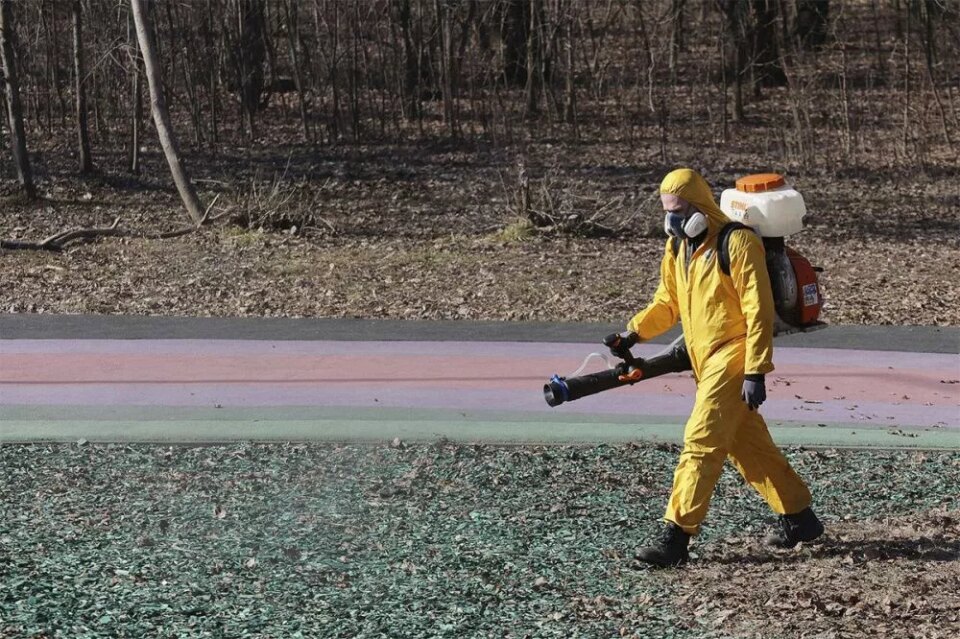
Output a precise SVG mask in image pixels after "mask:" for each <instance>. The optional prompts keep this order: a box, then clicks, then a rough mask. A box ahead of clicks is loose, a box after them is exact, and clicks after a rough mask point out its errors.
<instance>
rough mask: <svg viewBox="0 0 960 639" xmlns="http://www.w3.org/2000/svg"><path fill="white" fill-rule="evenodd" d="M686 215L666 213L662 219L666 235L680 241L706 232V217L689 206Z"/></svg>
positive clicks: (674, 212)
mask: <svg viewBox="0 0 960 639" xmlns="http://www.w3.org/2000/svg"><path fill="white" fill-rule="evenodd" d="M688 211H692V213H690V212H688V213H687V214H683V213H680V212H678V211H668V212H667V214H666V215H665V216H664V218H663V230H664V231H665V232H666V234H667V235H671V236H673V237H677V238H680V239H681V240H682V239H684V238H686V239H693V238H695V237H697V236H698V235H700V234H701V233H703V232H704V231H706V230H707V216H706V215H704V214H703V213H701V212H700V211H698V210H696V209H695V208H693V206H691V207H690V208H689V209H688Z"/></svg>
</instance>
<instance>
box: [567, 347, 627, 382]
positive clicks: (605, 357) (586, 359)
mask: <svg viewBox="0 0 960 639" xmlns="http://www.w3.org/2000/svg"><path fill="white" fill-rule="evenodd" d="M594 357H599V358H600V359H602V360H603V363H604V364H606V365H607V370H610V369H612V368H616V367H617V366H616V364H611V363H610V358H609V357H607V356H606V355H604V354H603V353H590V354H589V355H587V356H586V358H584V360H583V363H582V364H580V368H578V369H577V370H575V371H573V372H572V373H570V374H569V375H567V378H568V379H569V378H570V377H576V376H577V375H579V374H580V373H582V372H583V369H585V368H586V367H587V363H589V362H590V360H591V359H593V358H594Z"/></svg>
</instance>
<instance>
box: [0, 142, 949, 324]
mask: <svg viewBox="0 0 960 639" xmlns="http://www.w3.org/2000/svg"><path fill="white" fill-rule="evenodd" d="M653 155H654V156H655V155H656V154H655V153H654V154H653ZM674 155H675V159H674V160H673V161H672V162H671V163H670V164H663V163H661V162H660V161H659V160H651V159H650V158H651V157H652V155H651V149H650V148H645V147H643V146H642V145H633V144H628V143H614V142H603V143H596V144H590V143H580V144H560V143H557V144H551V143H546V142H541V143H537V144H533V143H531V144H530V145H528V146H526V147H525V148H523V149H519V148H488V147H485V146H482V145H478V144H468V143H458V144H441V143H429V144H427V143H424V144H420V145H417V144H402V145H400V144H384V145H368V146H349V145H344V146H340V147H336V148H331V149H324V150H315V149H306V148H301V147H296V146H291V147H288V148H284V149H282V150H278V151H273V150H269V151H259V152H254V151H250V150H247V151H246V152H244V153H242V154H241V153H239V152H236V153H234V154H226V153H224V154H220V155H210V156H205V155H194V156H192V157H191V158H190V165H191V167H192V168H193V170H194V173H195V178H196V180H197V183H198V185H199V186H200V188H201V191H202V195H203V197H204V199H205V201H206V202H211V201H213V198H214V197H217V200H216V202H215V204H214V206H213V208H212V210H211V213H212V214H213V215H221V214H223V215H224V217H222V218H220V219H219V220H217V221H216V222H215V223H214V224H213V225H212V226H211V227H208V228H204V229H203V230H202V231H200V232H198V233H196V234H193V235H188V236H184V237H180V238H175V239H165V240H157V239H140V238H116V237H107V238H102V239H100V240H99V241H96V242H92V243H87V244H82V243H80V244H73V245H70V246H69V247H68V248H67V250H65V251H64V252H63V253H59V254H58V253H48V252H32V251H2V252H0V281H2V282H3V287H4V290H5V291H6V292H7V295H5V296H4V300H3V307H2V309H0V310H2V311H3V312H44V313H124V314H153V315H205V316H290V317H368V318H411V319H413V318H416V319H504V320H548V321H550V320H553V321H618V320H624V321H625V320H626V319H628V318H629V316H630V315H631V314H632V313H633V312H635V311H636V310H638V309H639V308H640V307H641V306H642V305H643V304H644V303H645V301H646V300H647V299H648V298H649V297H650V295H651V294H652V292H653V288H654V287H655V285H656V279H657V274H658V263H659V259H660V256H661V254H662V250H663V243H664V237H663V232H662V229H661V227H660V225H661V223H662V222H661V220H662V213H660V212H659V210H658V207H657V201H656V197H655V189H656V187H657V185H658V183H659V180H660V178H661V177H662V176H663V175H664V174H665V173H666V172H667V171H668V170H669V169H670V168H673V166H675V165H691V166H693V167H695V168H698V169H700V170H701V171H702V172H703V173H704V174H705V176H706V177H707V178H708V180H709V181H710V182H711V184H712V186H713V187H714V188H715V190H716V193H717V195H719V192H720V191H721V190H722V189H723V188H726V187H729V186H730V185H731V184H732V183H733V181H734V180H735V179H736V178H737V177H738V176H741V175H743V174H746V173H750V172H756V171H760V170H771V169H772V170H781V171H783V172H785V173H786V174H787V177H788V180H789V181H790V182H792V183H793V184H794V185H795V186H796V187H797V188H798V189H799V190H800V191H801V192H802V193H803V195H804V197H805V199H806V202H807V205H808V214H807V218H806V223H807V228H806V229H805V231H803V232H802V233H801V234H799V235H797V236H794V238H791V240H790V242H789V243H790V244H791V245H793V246H794V247H795V248H797V249H799V250H800V251H801V252H803V253H804V254H806V255H807V257H808V258H810V260H811V262H812V263H813V264H814V265H817V266H821V267H823V268H824V269H825V270H824V273H823V274H822V280H821V283H822V287H823V290H824V294H825V298H826V300H827V302H826V306H825V309H824V317H823V319H825V320H826V321H827V322H830V323H836V324H851V323H853V324H857V323H863V324H921V325H957V324H960V280H958V278H957V277H956V273H957V272H960V239H958V238H960V234H958V233H957V231H958V230H960V227H958V217H957V210H958V207H960V186H958V182H957V180H956V179H955V177H956V175H955V173H954V172H953V171H952V170H948V169H945V168H936V167H931V168H928V169H919V170H916V171H907V170H904V169H900V168H884V167H883V166H875V167H869V168H864V169H863V170H852V169H851V170H845V171H841V172H831V171H829V170H827V169H825V168H812V169H805V170H802V171H801V170H799V169H797V170H793V171H791V170H790V168H789V167H778V166H768V165H766V164H764V162H763V160H762V159H760V158H758V157H757V156H756V154H753V153H748V152H743V153H739V154H738V153H732V154H730V155H729V156H727V157H718V156H717V155H716V153H715V152H713V151H703V152H700V151H698V150H697V149H693V148H683V147H680V148H677V149H675V152H674ZM55 157H56V156H55V155H54V154H53V153H51V154H50V155H48V156H47V162H48V166H47V167H46V168H45V169H43V171H45V172H41V173H40V175H39V182H40V184H41V193H42V194H43V196H44V197H43V199H42V200H41V201H40V202H38V203H35V204H23V203H21V202H19V201H17V200H16V198H13V197H8V198H7V201H6V202H5V204H4V206H3V207H2V209H0V237H3V238H5V239H10V238H20V239H32V240H39V239H42V238H44V237H46V236H47V235H49V234H53V233H56V232H58V231H61V230H64V229H70V228H77V227H90V226H96V227H102V226H109V225H110V224H111V223H112V222H113V220H114V219H115V218H116V217H119V218H120V226H121V228H125V229H128V230H131V231H134V232H138V233H155V232H158V231H164V230H171V229H175V228H179V227H181V226H183V225H184V224H185V223H186V222H187V217H186V214H185V213H184V212H183V210H182V209H181V208H180V206H179V204H178V201H177V199H176V195H175V193H174V192H173V190H172V189H171V187H170V185H169V183H168V179H167V177H166V174H165V171H164V166H163V164H162V158H161V157H160V156H159V155H158V154H156V153H152V154H151V153H148V154H147V157H146V162H145V171H144V175H145V176H154V177H143V178H139V179H136V180H133V179H130V178H128V177H123V176H122V175H121V174H120V173H118V172H111V171H110V170H109V169H104V170H103V171H102V173H101V174H100V175H99V176H96V177H93V178H87V179H83V178H79V177H76V176H75V175H74V174H73V169H72V166H71V165H69V164H68V163H67V158H64V159H63V160H62V161H59V160H56V159H55ZM519 158H522V159H523V161H524V164H525V172H526V174H527V175H528V177H529V180H530V185H531V187H530V189H531V201H532V205H533V206H534V207H536V208H538V210H543V211H552V212H553V213H554V214H555V215H556V216H557V217H559V218H561V219H564V220H566V219H569V220H571V224H570V226H572V227H575V228H574V230H573V231H570V230H561V231H558V230H556V229H553V230H546V231H542V230H537V229H530V228H529V227H526V226H524V225H522V224H517V223H516V222H517V208H516V197H517V194H518V192H519V189H518V183H519V180H518V175H519V171H518V168H517V163H518V159H519ZM114 160H115V161H117V162H119V160H116V159H113V158H98V162H99V163H100V164H101V165H104V166H109V162H111V161H114ZM61 165H62V166H61ZM8 185H9V183H8ZM11 188H12V187H11V186H8V193H9V192H10V190H9V189H11ZM264 220H267V221H268V222H270V221H273V222H276V225H277V226H280V227H283V226H291V225H293V226H296V227H297V228H296V229H293V228H289V229H287V230H283V229H281V230H269V226H270V224H269V223H268V224H267V227H268V230H266V231H263V232H261V231H260V230H259V228H260V222H263V221H264ZM584 220H593V221H595V222H597V223H598V224H600V225H601V226H602V227H603V228H599V229H598V227H587V226H584V225H583V224H582V222H583V221H584ZM604 229H613V230H614V231H616V232H615V233H612V234H611V233H606V234H604ZM598 230H599V231H600V233H599V234H598V233H597V232H596V231H598ZM584 231H588V232H584Z"/></svg>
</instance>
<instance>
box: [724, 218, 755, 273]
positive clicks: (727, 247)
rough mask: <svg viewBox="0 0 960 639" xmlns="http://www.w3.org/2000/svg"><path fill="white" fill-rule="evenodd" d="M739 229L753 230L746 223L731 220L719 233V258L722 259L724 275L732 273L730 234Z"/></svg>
mask: <svg viewBox="0 0 960 639" xmlns="http://www.w3.org/2000/svg"><path fill="white" fill-rule="evenodd" d="M737 229H748V230H751V231H752V230H753V229H751V228H750V227H749V226H747V225H746V224H741V223H740V222H730V223H728V224H724V225H723V228H722V229H720V233H718V234H717V259H718V260H720V270H721V271H723V274H724V275H730V234H731V233H733V232H734V231H736V230H737Z"/></svg>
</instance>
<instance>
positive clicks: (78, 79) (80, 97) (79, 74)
mask: <svg viewBox="0 0 960 639" xmlns="http://www.w3.org/2000/svg"><path fill="white" fill-rule="evenodd" d="M73 75H74V87H75V88H76V94H77V95H76V98H77V100H76V108H77V141H78V142H79V144H80V146H79V152H80V158H79V159H80V172H81V173H91V172H92V171H93V159H92V158H91V157H90V134H89V133H88V132H87V91H86V89H85V88H84V86H83V85H84V80H85V79H86V78H85V77H84V65H83V7H82V6H81V5H80V0H73Z"/></svg>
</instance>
